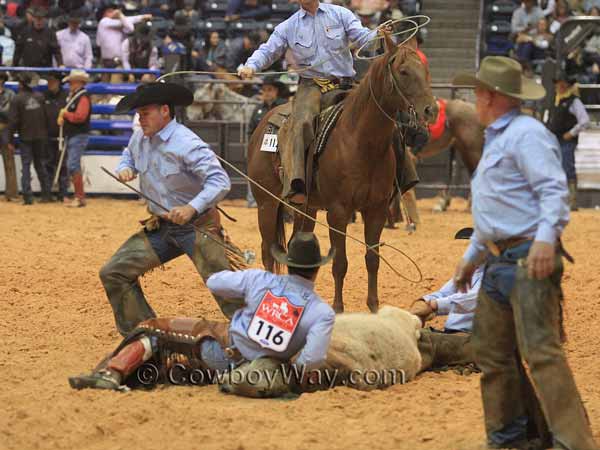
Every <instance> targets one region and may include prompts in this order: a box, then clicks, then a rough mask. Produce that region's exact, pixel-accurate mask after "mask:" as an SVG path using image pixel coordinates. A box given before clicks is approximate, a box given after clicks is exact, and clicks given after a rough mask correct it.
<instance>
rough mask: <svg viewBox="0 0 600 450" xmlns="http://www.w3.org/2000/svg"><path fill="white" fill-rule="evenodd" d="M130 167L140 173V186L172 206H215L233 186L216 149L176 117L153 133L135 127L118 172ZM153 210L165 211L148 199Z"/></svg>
mask: <svg viewBox="0 0 600 450" xmlns="http://www.w3.org/2000/svg"><path fill="white" fill-rule="evenodd" d="M126 168H130V169H133V170H134V172H136V173H139V175H140V189H141V191H142V192H143V193H144V194H146V195H147V196H148V197H150V198H152V199H154V200H156V201H157V202H159V203H160V204H162V205H164V206H165V207H166V208H168V209H169V210H171V209H172V208H173V207H175V206H183V205H186V204H189V205H191V206H192V207H193V208H194V209H195V210H196V211H198V212H199V213H202V212H203V211H205V210H207V209H208V208H211V207H212V206H215V205H216V204H217V203H218V202H219V201H220V200H222V199H223V198H224V197H225V196H226V195H227V192H229V189H230V188H231V182H230V180H229V176H228V175H227V172H225V170H224V169H223V167H221V164H220V163H219V161H218V160H217V158H216V156H215V154H214V153H213V151H212V150H211V149H210V148H209V146H208V144H206V143H205V142H204V141H203V140H202V139H200V138H199V137H198V136H197V135H196V134H195V133H194V132H193V131H192V130H190V129H189V128H187V127H185V126H183V125H181V124H179V123H177V121H176V120H175V119H173V120H172V121H171V122H169V123H168V125H166V126H165V127H164V128H163V129H162V130H160V131H159V132H158V133H157V134H155V135H154V136H152V137H147V136H144V134H143V132H142V130H141V129H138V130H136V131H134V133H133V135H132V136H131V139H130V140H129V145H128V146H127V148H126V149H125V150H123V154H122V155H121V161H120V163H119V165H118V167H117V172H120V171H122V170H124V169H126ZM148 207H149V208H150V211H152V212H153V213H154V214H157V215H162V214H165V211H164V210H162V209H161V208H159V207H158V206H156V205H155V204H154V203H152V202H148Z"/></svg>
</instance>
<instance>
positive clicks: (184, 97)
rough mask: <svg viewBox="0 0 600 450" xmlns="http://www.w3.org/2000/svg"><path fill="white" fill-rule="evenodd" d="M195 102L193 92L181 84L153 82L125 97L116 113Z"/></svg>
mask: <svg viewBox="0 0 600 450" xmlns="http://www.w3.org/2000/svg"><path fill="white" fill-rule="evenodd" d="M193 101H194V94H193V93H192V91H190V90H189V89H188V88H186V87H183V86H181V85H180V84H175V83H163V82H153V83H147V84H140V85H139V86H138V87H137V89H136V90H135V92H134V93H133V94H129V95H126V96H125V97H123V98H122V99H121V101H120V102H119V103H118V104H117V107H116V109H115V112H116V113H117V114H123V113H126V112H129V111H131V110H132V109H136V108H140V107H142V106H147V105H173V106H188V105H191V104H192V102H193Z"/></svg>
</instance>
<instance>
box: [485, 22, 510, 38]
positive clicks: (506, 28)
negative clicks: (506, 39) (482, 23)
mask: <svg viewBox="0 0 600 450" xmlns="http://www.w3.org/2000/svg"><path fill="white" fill-rule="evenodd" d="M485 29H486V32H487V33H488V34H502V35H509V34H510V22H507V21H504V20H497V21H494V22H491V23H488V24H487V26H486V27H485Z"/></svg>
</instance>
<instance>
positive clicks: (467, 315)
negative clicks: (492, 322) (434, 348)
mask: <svg viewBox="0 0 600 450" xmlns="http://www.w3.org/2000/svg"><path fill="white" fill-rule="evenodd" d="M483 268H484V266H483V265H481V266H479V267H478V268H477V270H476V271H475V273H474V274H473V278H472V279H471V288H470V289H469V290H468V291H467V292H464V293H463V292H459V291H458V289H457V288H456V284H455V283H454V280H453V279H450V280H449V281H448V282H447V283H446V284H445V285H444V286H442V288H441V289H440V290H439V291H436V292H432V293H431V294H427V295H424V296H423V300H425V301H426V302H428V303H429V302H430V301H431V300H436V302H437V305H438V308H437V311H436V315H438V316H446V315H447V316H448V318H447V319H446V323H445V324H444V328H445V329H446V330H448V331H466V332H469V333H470V332H471V331H472V330H473V317H474V316H475V307H476V306H477V295H478V294H479V288H480V287H481V280H482V279H483Z"/></svg>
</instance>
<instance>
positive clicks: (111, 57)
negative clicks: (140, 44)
mask: <svg viewBox="0 0 600 450" xmlns="http://www.w3.org/2000/svg"><path fill="white" fill-rule="evenodd" d="M98 17H99V20H100V21H99V22H98V32H97V34H96V43H97V44H98V47H100V58H101V63H102V67H106V68H110V69H112V68H115V67H118V66H120V65H121V64H122V61H123V54H122V50H121V45H122V44H123V41H124V40H125V39H126V38H127V34H129V33H131V32H133V26H134V25H135V24H136V23H138V22H140V21H142V20H150V19H152V16H151V15H149V14H142V15H138V16H131V17H126V16H125V15H124V14H123V12H122V11H121V10H120V9H119V8H118V7H117V6H116V5H114V4H111V5H106V6H103V7H101V8H100V9H99V10H98Z"/></svg>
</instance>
